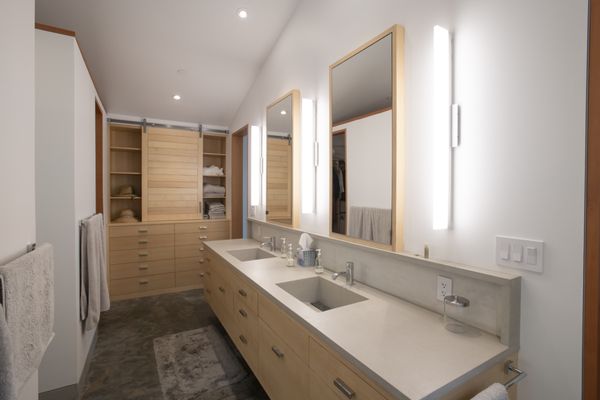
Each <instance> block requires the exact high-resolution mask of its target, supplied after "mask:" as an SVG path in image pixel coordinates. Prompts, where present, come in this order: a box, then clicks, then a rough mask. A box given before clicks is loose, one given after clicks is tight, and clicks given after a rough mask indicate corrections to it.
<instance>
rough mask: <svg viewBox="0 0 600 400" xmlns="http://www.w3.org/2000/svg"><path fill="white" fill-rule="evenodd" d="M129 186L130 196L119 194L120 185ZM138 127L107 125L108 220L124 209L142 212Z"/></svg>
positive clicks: (138, 215) (139, 133) (140, 134)
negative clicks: (108, 171) (108, 147)
mask: <svg viewBox="0 0 600 400" xmlns="http://www.w3.org/2000/svg"><path fill="white" fill-rule="evenodd" d="M126 186H131V187H133V195H132V196H119V193H120V191H121V189H122V188H123V187H126ZM141 196H142V128H141V127H140V126H133V125H131V126H130V125H120V124H112V125H111V126H110V220H111V221H113V220H115V219H116V218H118V217H119V215H120V214H121V211H122V210H124V209H132V210H133V212H134V213H135V216H136V218H138V219H139V220H141V214H142V205H141V203H142V197H141Z"/></svg>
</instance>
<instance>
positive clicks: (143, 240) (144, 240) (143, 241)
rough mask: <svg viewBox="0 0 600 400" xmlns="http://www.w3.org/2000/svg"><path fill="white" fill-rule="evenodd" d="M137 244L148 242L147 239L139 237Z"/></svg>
mask: <svg viewBox="0 0 600 400" xmlns="http://www.w3.org/2000/svg"><path fill="white" fill-rule="evenodd" d="M138 244H148V240H146V239H140V240H138Z"/></svg>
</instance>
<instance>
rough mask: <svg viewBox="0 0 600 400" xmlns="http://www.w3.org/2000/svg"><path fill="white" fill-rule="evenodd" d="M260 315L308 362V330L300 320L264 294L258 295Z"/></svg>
mask: <svg viewBox="0 0 600 400" xmlns="http://www.w3.org/2000/svg"><path fill="white" fill-rule="evenodd" d="M258 315H259V317H260V319H261V320H263V321H264V322H265V323H266V324H267V325H268V326H269V327H270V328H271V329H272V330H273V332H275V333H276V334H277V335H279V336H280V337H282V338H284V340H285V342H286V343H287V344H288V346H289V347H290V348H291V349H292V350H293V351H294V352H295V353H296V354H297V355H298V357H300V359H301V360H302V361H303V362H305V363H306V364H308V332H306V330H305V329H304V328H303V327H302V326H301V325H300V324H299V323H298V322H296V321H294V320H293V319H292V318H291V317H290V316H288V315H287V314H286V312H285V311H283V310H282V309H281V308H280V307H279V306H277V305H275V304H274V303H273V302H271V301H270V300H268V299H267V298H266V297H265V296H263V295H259V296H258Z"/></svg>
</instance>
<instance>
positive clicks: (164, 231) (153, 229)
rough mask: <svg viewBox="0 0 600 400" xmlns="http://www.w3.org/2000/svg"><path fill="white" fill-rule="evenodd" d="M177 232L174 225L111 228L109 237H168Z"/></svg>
mask: <svg viewBox="0 0 600 400" xmlns="http://www.w3.org/2000/svg"><path fill="white" fill-rule="evenodd" d="M174 232H175V228H174V227H173V224H156V225H152V224H151V225H146V224H140V225H128V226H114V225H112V226H110V227H109V234H108V235H109V237H123V236H138V235H168V234H172V233H174Z"/></svg>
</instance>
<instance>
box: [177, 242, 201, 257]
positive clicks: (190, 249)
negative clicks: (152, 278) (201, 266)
mask: <svg viewBox="0 0 600 400" xmlns="http://www.w3.org/2000/svg"><path fill="white" fill-rule="evenodd" d="M175 257H177V258H191V257H203V258H204V257H205V253H204V245H203V244H195V245H191V246H175Z"/></svg>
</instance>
